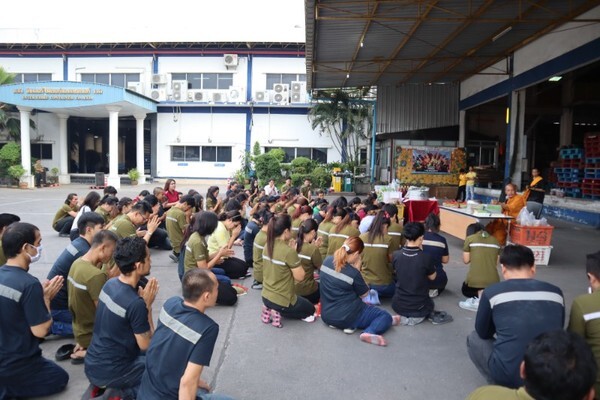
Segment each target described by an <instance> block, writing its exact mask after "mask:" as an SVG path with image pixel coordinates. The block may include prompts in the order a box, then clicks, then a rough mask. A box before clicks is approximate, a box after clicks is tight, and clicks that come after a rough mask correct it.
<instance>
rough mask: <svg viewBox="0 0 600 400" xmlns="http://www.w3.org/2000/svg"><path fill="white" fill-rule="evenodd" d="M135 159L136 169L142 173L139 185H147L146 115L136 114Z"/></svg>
mask: <svg viewBox="0 0 600 400" xmlns="http://www.w3.org/2000/svg"><path fill="white" fill-rule="evenodd" d="M134 117H135V159H136V163H135V165H136V169H137V170H138V171H139V173H140V179H138V183H140V184H141V183H146V176H145V175H144V120H145V119H146V114H135V115H134Z"/></svg>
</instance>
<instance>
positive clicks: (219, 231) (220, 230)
mask: <svg viewBox="0 0 600 400" xmlns="http://www.w3.org/2000/svg"><path fill="white" fill-rule="evenodd" d="M241 231H242V215H241V214H240V212H239V211H227V212H222V213H221V214H219V223H218V224H217V228H216V229H215V231H214V232H213V234H212V235H210V237H209V238H208V242H207V243H208V252H209V254H210V255H211V256H212V255H213V254H216V253H217V252H219V251H221V249H222V248H226V249H228V250H231V247H232V246H233V243H234V242H235V240H236V238H237V237H238V235H239V234H240V232H241ZM219 268H221V269H223V270H224V271H225V274H226V275H227V276H228V277H230V278H231V279H240V278H245V277H246V276H247V273H248V265H246V262H245V261H243V260H240V259H239V258H237V257H233V256H226V257H224V258H223V262H221V263H220V264H219Z"/></svg>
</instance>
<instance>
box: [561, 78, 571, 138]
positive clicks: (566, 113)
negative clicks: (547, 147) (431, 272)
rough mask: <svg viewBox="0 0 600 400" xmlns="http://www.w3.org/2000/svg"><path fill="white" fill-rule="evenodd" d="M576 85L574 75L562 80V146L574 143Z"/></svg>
mask: <svg viewBox="0 0 600 400" xmlns="http://www.w3.org/2000/svg"><path fill="white" fill-rule="evenodd" d="M574 96H575V85H574V84H573V75H572V74H567V75H566V76H564V77H563V80H562V114H561V116H560V146H568V145H570V144H571V143H572V142H573V97H574Z"/></svg>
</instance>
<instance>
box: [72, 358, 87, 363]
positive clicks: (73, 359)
mask: <svg viewBox="0 0 600 400" xmlns="http://www.w3.org/2000/svg"><path fill="white" fill-rule="evenodd" d="M84 362H85V357H71V364H73V365H81V364H83V363H84Z"/></svg>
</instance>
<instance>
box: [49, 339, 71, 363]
mask: <svg viewBox="0 0 600 400" xmlns="http://www.w3.org/2000/svg"><path fill="white" fill-rule="evenodd" d="M73 350H75V345H74V344H72V343H69V344H64V345H62V346H60V347H59V348H58V350H56V354H55V355H54V359H55V360H56V361H65V360H68V359H69V358H71V354H73Z"/></svg>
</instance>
